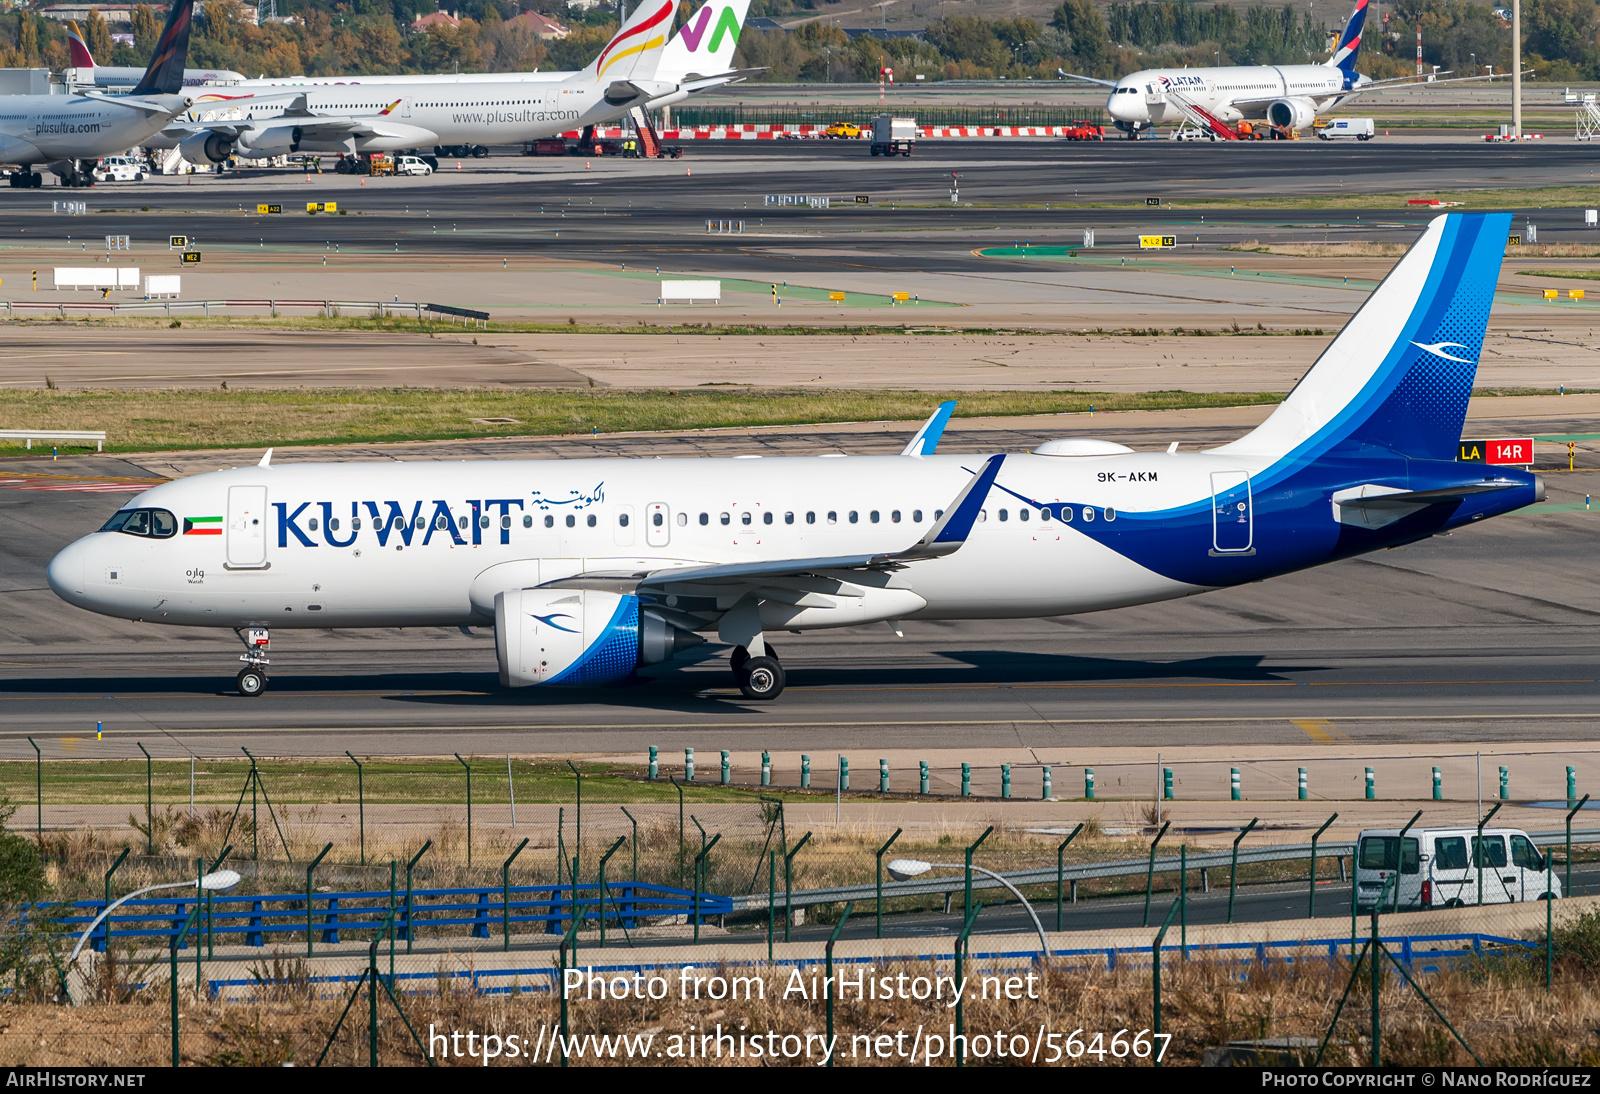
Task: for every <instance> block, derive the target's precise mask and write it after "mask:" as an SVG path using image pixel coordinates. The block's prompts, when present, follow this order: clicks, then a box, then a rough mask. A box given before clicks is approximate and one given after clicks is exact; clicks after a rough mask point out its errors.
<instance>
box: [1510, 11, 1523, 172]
mask: <svg viewBox="0 0 1600 1094" xmlns="http://www.w3.org/2000/svg"><path fill="white" fill-rule="evenodd" d="M1511 135H1512V136H1514V137H1516V139H1517V140H1519V141H1520V140H1521V139H1522V0H1511Z"/></svg>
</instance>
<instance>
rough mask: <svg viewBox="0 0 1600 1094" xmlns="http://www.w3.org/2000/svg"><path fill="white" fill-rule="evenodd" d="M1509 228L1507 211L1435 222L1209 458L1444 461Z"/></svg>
mask: <svg viewBox="0 0 1600 1094" xmlns="http://www.w3.org/2000/svg"><path fill="white" fill-rule="evenodd" d="M1510 227H1511V214H1510V213H1449V214H1446V215H1444V216H1440V217H1435V218H1434V219H1433V220H1432V221H1431V222H1430V223H1429V225H1428V228H1427V231H1425V232H1423V233H1422V237H1421V238H1420V239H1418V240H1417V242H1416V243H1414V244H1412V246H1411V250H1409V251H1407V252H1406V255H1405V257H1404V258H1402V259H1401V260H1400V261H1399V263H1398V264H1396V266H1395V268H1394V269H1393V270H1391V271H1389V276H1388V277H1386V278H1384V280H1383V283H1382V284H1381V285H1379V286H1378V287H1377V288H1376V289H1375V290H1373V293H1372V295H1371V296H1369V297H1368V298H1367V301H1366V303H1365V304H1363V305H1362V306H1361V308H1360V310H1359V311H1357V312H1356V314H1355V315H1354V316H1353V317H1352V318H1351V319H1350V322H1349V323H1347V324H1345V327H1344V329H1343V330H1342V331H1340V332H1339V337H1337V338H1335V339H1334V340H1333V344H1332V345H1330V346H1329V347H1328V348H1327V349H1326V350H1324V351H1323V354H1322V356H1321V357H1319V358H1317V363H1316V364H1315V365H1313V366H1312V367H1311V371H1310V372H1308V373H1306V374H1305V376H1304V377H1303V378H1302V379H1301V380H1300V383H1299V384H1297V385H1296V386H1295V389H1294V390H1293V391H1291V392H1290V393H1289V396H1288V398H1286V399H1285V400H1284V401H1283V403H1282V405H1280V406H1279V407H1278V409H1276V410H1274V411H1273V412H1272V415H1271V417H1269V418H1268V419H1267V420H1266V421H1265V422H1263V423H1261V425H1260V426H1259V427H1258V428H1257V429H1256V430H1255V431H1254V432H1252V433H1250V434H1249V435H1248V436H1246V437H1243V438H1241V439H1240V440H1237V441H1235V442H1233V443H1232V444H1230V445H1225V446H1224V447H1223V448H1222V449H1219V450H1218V451H1224V452H1229V453H1237V454H1240V455H1249V456H1252V457H1255V458H1257V459H1260V460H1262V461H1264V462H1269V463H1271V462H1276V461H1279V460H1284V459H1287V458H1290V457H1296V458H1302V459H1315V458H1316V457H1317V456H1319V455H1321V454H1323V453H1325V452H1328V451H1329V450H1330V449H1333V448H1335V447H1337V446H1345V447H1346V448H1351V447H1363V446H1372V447H1376V448H1381V449H1385V450H1387V451H1390V452H1395V453H1398V454H1400V455H1404V456H1409V457H1412V458H1414V459H1428V460H1451V459H1454V458H1455V454H1456V442H1457V441H1459V440H1460V439H1461V423H1462V421H1463V419H1464V418H1465V417H1466V413H1467V400H1468V398H1469V397H1470V396H1471V395H1472V383H1473V380H1474V378H1475V377H1476V375H1477V371H1478V353H1479V351H1480V350H1481V349H1482V348H1483V335H1484V330H1485V328H1486V327H1487V326H1488V323H1489V308H1490V306H1491V305H1492V304H1493V303H1494V290H1495V283H1496V281H1498V280H1499V277H1500V262H1501V259H1502V258H1503V257H1504V255H1505V247H1506V234H1507V232H1508V231H1509V230H1510Z"/></svg>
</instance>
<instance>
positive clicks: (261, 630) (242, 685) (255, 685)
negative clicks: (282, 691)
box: [233, 627, 272, 699]
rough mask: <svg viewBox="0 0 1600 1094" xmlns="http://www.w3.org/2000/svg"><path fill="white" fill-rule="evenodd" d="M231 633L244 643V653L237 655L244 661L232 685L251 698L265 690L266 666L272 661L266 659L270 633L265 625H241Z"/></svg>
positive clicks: (241, 693)
mask: <svg viewBox="0 0 1600 1094" xmlns="http://www.w3.org/2000/svg"><path fill="white" fill-rule="evenodd" d="M233 633H234V634H236V635H238V636H239V641H241V642H243V643H244V653H242V654H240V655H239V660H241V661H243V662H244V663H245V667H244V668H242V669H240V670H239V675H238V676H235V677H234V678H233V682H234V686H235V687H237V688H238V689H239V694H240V695H242V696H244V697H245V698H246V699H253V698H255V697H256V696H257V695H260V694H261V693H262V692H264V691H266V690H267V669H266V666H268V665H270V664H271V663H272V662H271V661H269V660H267V646H268V644H269V643H270V641H271V635H270V634H269V633H268V631H267V628H265V627H243V628H239V629H236V630H235V631H234V632H233Z"/></svg>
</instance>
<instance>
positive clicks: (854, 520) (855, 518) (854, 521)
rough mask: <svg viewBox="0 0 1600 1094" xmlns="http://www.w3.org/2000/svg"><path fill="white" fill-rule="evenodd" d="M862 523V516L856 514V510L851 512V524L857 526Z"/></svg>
mask: <svg viewBox="0 0 1600 1094" xmlns="http://www.w3.org/2000/svg"><path fill="white" fill-rule="evenodd" d="M860 521H861V514H860V513H858V512H856V511H855V510H854V509H852V510H850V523H851V524H857V523H859V522H860Z"/></svg>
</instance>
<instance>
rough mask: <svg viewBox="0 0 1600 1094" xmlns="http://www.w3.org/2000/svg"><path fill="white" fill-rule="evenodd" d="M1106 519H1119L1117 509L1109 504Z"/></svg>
mask: <svg viewBox="0 0 1600 1094" xmlns="http://www.w3.org/2000/svg"><path fill="white" fill-rule="evenodd" d="M1106 519H1107V520H1116V519H1117V511H1116V510H1115V509H1113V508H1111V506H1109V505H1108V506H1106Z"/></svg>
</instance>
